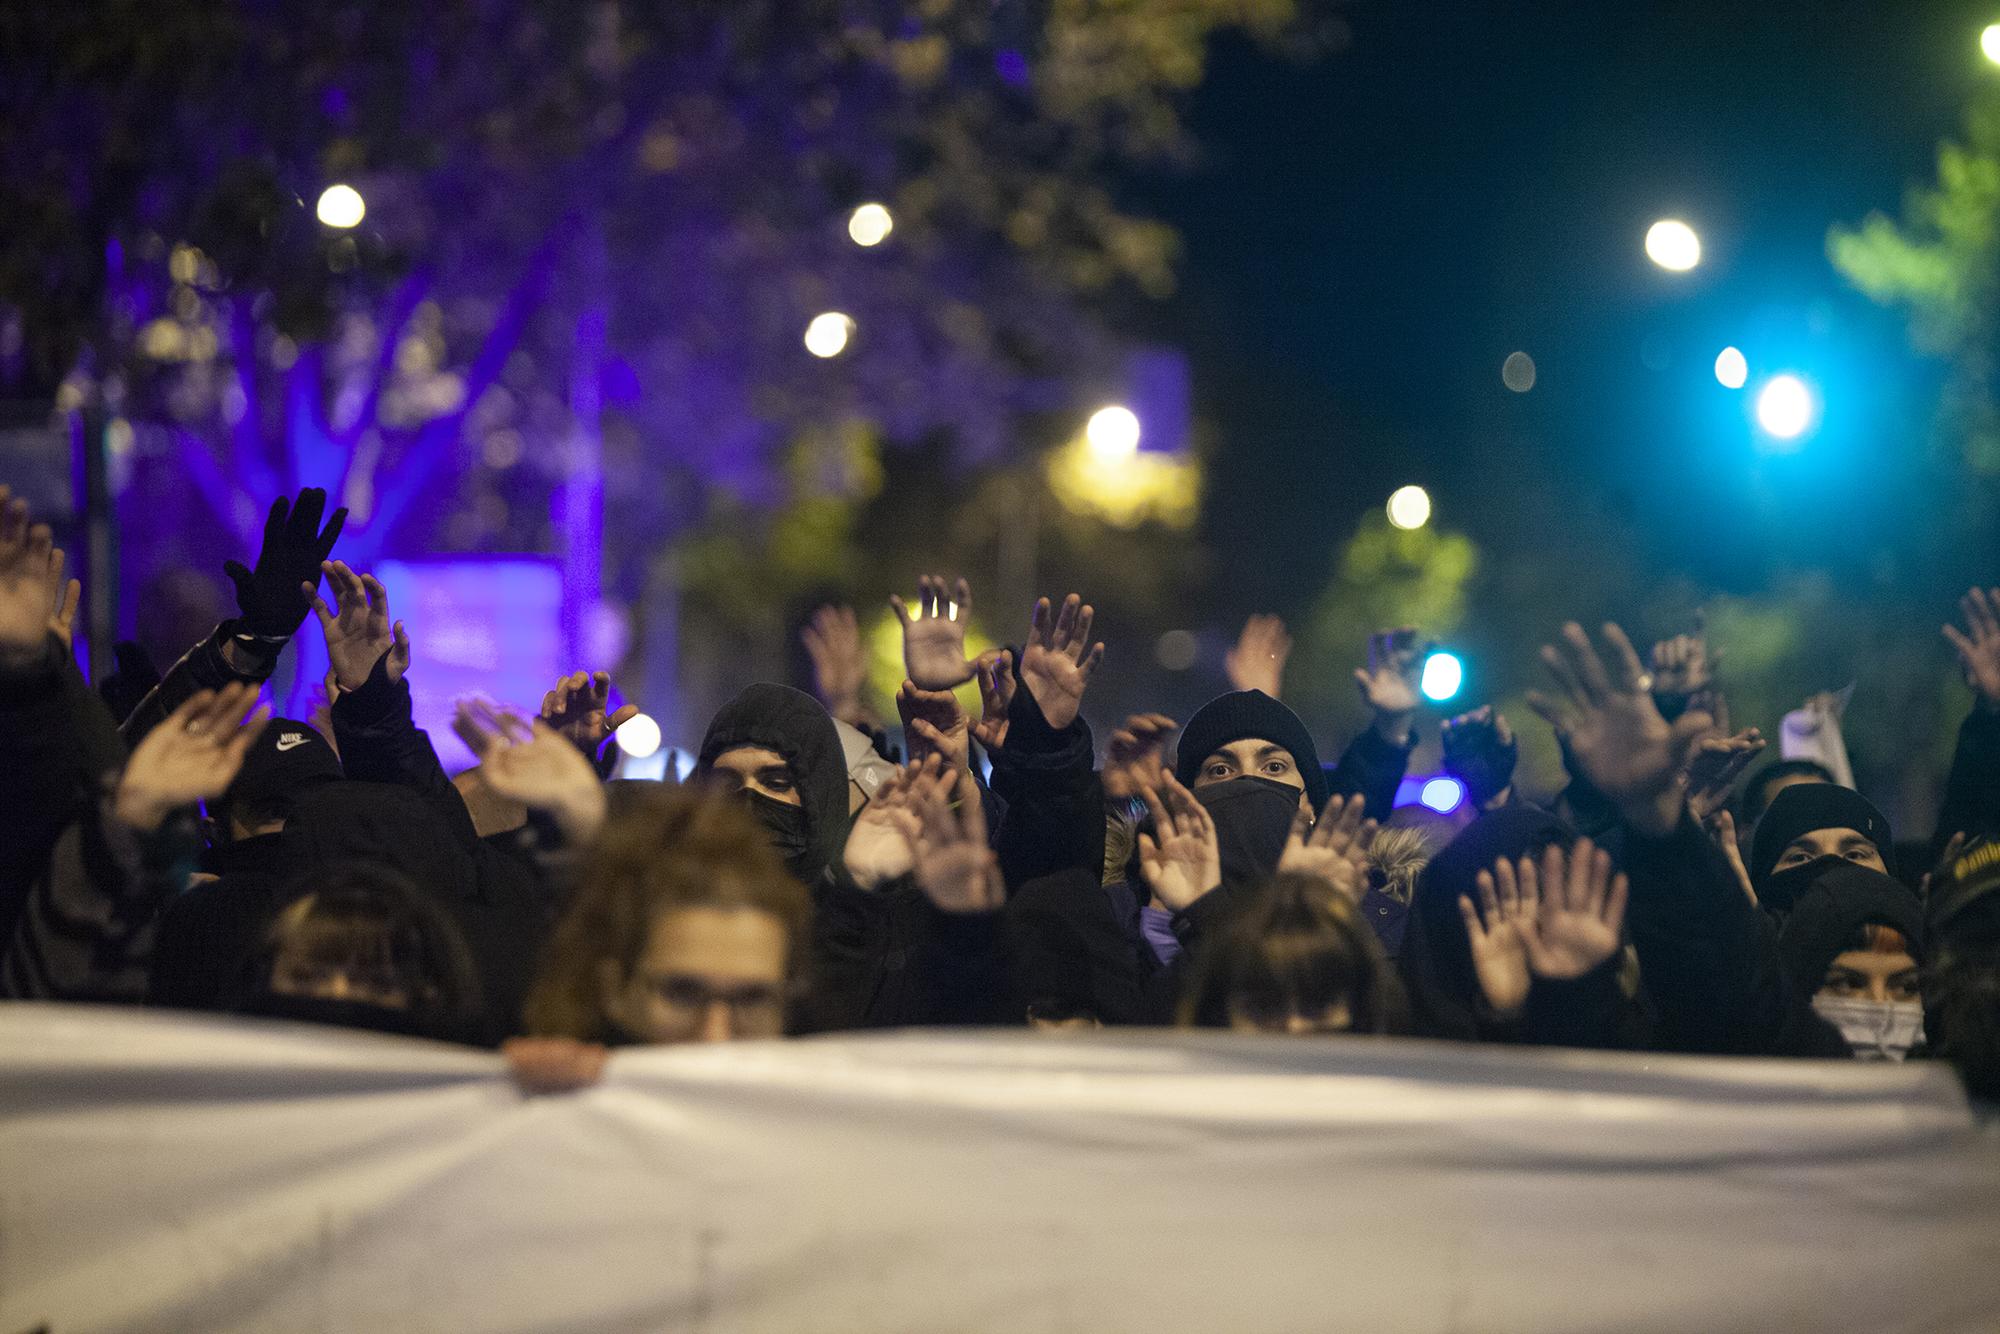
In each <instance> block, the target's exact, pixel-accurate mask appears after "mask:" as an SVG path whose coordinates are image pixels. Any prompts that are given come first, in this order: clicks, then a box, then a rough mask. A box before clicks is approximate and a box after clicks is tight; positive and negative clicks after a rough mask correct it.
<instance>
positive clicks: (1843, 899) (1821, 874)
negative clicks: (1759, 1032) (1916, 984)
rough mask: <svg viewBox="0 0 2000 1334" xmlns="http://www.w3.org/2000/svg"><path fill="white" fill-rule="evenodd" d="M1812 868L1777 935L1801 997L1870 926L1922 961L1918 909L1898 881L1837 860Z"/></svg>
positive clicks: (1920, 908) (1823, 861)
mask: <svg viewBox="0 0 2000 1334" xmlns="http://www.w3.org/2000/svg"><path fill="white" fill-rule="evenodd" d="M1796 790H1797V789H1793V788H1787V789H1786V791H1796ZM1817 827H1818V828H1826V827H1827V826H1824V825H1820V826H1817ZM1811 868H1817V871H1816V873H1815V874H1814V875H1813V876H1812V877H1811V883H1810V884H1809V885H1808V886H1807V887H1806V889H1805V890H1804V891H1803V892H1802V893H1800V894H1799V896H1798V898H1797V900H1796V901H1795V902H1794V903H1793V904H1792V910H1791V914H1790V915H1789V916H1788V917H1786V918H1785V925H1784V927H1783V929H1782V930H1780V931H1779V932H1778V953H1779V954H1780V955H1781V956H1782V957H1783V958H1784V961H1785V975H1786V976H1787V977H1789V978H1790V979H1791V982H1792V986H1793V987H1794V988H1795V989H1796V990H1797V991H1798V992H1799V994H1800V995H1802V996H1808V997H1810V996H1811V995H1812V994H1813V993H1814V992H1816V991H1818V990H1819V986H1820V983H1821V982H1823V981H1825V980H1826V970H1827V969H1828V968H1830V967H1832V966H1833V960H1834V956H1835V955H1837V954H1839V953H1841V952H1842V951H1843V950H1845V949H1846V948H1847V947H1848V941H1849V940H1850V939H1852V938H1853V936H1854V933H1855V932H1856V931H1858V930H1859V929H1860V928H1862V927H1864V926H1868V925H1871V924H1872V925H1880V926H1887V927H1893V928H1895V929H1896V930H1897V931H1900V932H1902V933H1903V937H1904V939H1906V940H1908V941H1909V942H1910V955H1911V957H1912V958H1914V959H1915V960H1916V961H1917V962H1918V963H1922V962H1923V960H1924V909H1923V905H1922V904H1921V903H1919V902H1917V896H1916V895H1915V894H1912V893H1911V892H1910V891H1909V890H1908V889H1907V888H1906V887H1905V886H1904V885H1903V883H1902V882H1901V881H1900V880H1896V879H1894V878H1893V877H1891V876H1886V875H1883V874H1882V873H1881V872H1880V871H1876V870H1871V869H1869V868H1868V867H1866V866H1856V865H1854V864H1853V863H1852V862H1848V861H1843V860H1841V859H1840V858H1838V857H1821V858H1820V859H1819V860H1818V861H1815V862H1813V863H1812V864H1811ZM1811 868H1805V867H1802V868H1800V869H1801V870H1804V869H1811Z"/></svg>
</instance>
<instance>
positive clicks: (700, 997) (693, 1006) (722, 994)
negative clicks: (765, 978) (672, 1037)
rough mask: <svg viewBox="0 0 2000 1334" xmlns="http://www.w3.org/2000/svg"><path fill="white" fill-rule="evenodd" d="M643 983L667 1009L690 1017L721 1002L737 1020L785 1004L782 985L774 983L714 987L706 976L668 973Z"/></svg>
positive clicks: (762, 1015)
mask: <svg viewBox="0 0 2000 1334" xmlns="http://www.w3.org/2000/svg"><path fill="white" fill-rule="evenodd" d="M646 986H647V987H648V989H650V990H651V991H652V993H653V994H654V995H655V996H658V997H659V998H660V1003H661V1004H662V1005H664V1006H666V1007H667V1008H668V1009H669V1010H674V1011H678V1012H679V1013H681V1014H684V1015H688V1016H690V1017H692V1016H695V1015H700V1014H705V1013H707V1011H708V1010H709V1009H710V1008H711V1007H712V1006H716V1005H723V1006H726V1007H728V1009H729V1013H730V1016H731V1018H733V1019H734V1020H736V1021H737V1022H738V1023H742V1022H745V1021H749V1020H754V1019H763V1018H768V1017H769V1016H770V1015H771V1014H773V1013H774V1012H776V1011H778V1010H780V1009H782V1008H783V1006H784V1003H785V991H784V987H783V986H781V985H779V984H777V983H773V982H746V983H743V984H741V985H739V986H715V985H713V984H711V983H710V982H709V981H708V980H707V979H705V978H700V977H690V976H688V975H687V974H685V973H670V974H667V975H665V976H661V977H648V978H647V979H646Z"/></svg>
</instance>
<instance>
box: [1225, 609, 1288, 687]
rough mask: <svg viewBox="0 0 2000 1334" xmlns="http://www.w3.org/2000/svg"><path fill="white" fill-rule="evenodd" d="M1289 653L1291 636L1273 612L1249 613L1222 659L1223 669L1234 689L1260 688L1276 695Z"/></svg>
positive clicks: (1282, 681) (1283, 678)
mask: <svg viewBox="0 0 2000 1334" xmlns="http://www.w3.org/2000/svg"><path fill="white" fill-rule="evenodd" d="M1291 656H1292V637H1291V635H1290V634H1288V633H1286V631H1285V623H1284V621H1282V620H1280V619H1279V618H1278V617H1276V616H1267V615H1266V616H1252V617H1251V618H1250V619H1249V620H1247V621H1245V622H1244V623H1243V632H1242V633H1241V634H1239V635H1238V636H1236V647H1235V648H1232V649H1230V650H1229V656H1228V657H1227V658H1225V659H1223V663H1222V667H1223V671H1225V672H1226V673H1228V676H1229V684H1230V685H1231V686H1232V687H1234V688H1235V689H1237V690H1261V691H1263V692H1264V693H1265V694H1267V695H1269V696H1270V697H1271V698H1272V699H1277V698H1278V697H1279V696H1278V689H1279V687H1280V686H1282V685H1283V684H1284V680H1285V660H1286V659H1287V658H1289V657H1291Z"/></svg>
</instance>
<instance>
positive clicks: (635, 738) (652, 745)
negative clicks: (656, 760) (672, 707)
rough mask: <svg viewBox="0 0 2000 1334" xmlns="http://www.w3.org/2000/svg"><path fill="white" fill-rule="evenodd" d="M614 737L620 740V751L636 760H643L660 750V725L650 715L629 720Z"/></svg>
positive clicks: (642, 714)
mask: <svg viewBox="0 0 2000 1334" xmlns="http://www.w3.org/2000/svg"><path fill="white" fill-rule="evenodd" d="M614 735H616V736H617V738H618V749H620V750H622V751H624V752H625V753H626V754H627V755H630V756H631V757H632V758H633V759H635V760H643V759H645V758H646V757H647V756H649V755H652V754H653V753H654V752H656V751H658V750H659V748H660V725H659V724H658V723H656V722H654V721H653V719H652V717H651V716H650V715H648V714H644V713H639V714H634V715H633V716H632V717H630V718H627V719H626V720H625V721H624V722H622V723H620V724H619V725H618V731H617V732H616V733H615V734H614Z"/></svg>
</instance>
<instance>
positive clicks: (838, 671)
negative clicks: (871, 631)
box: [799, 606, 868, 724]
mask: <svg viewBox="0 0 2000 1334" xmlns="http://www.w3.org/2000/svg"><path fill="white" fill-rule="evenodd" d="M799 639H800V640H801V641H802V642H803V643H804V644H805V646H806V655H807V656H808V657H810V658H811V659H812V667H813V692H814V693H815V694H817V695H818V696H819V702H820V703H822V704H824V705H826V711H827V712H828V713H830V714H832V715H833V716H834V717H835V718H838V719H839V720H840V721H841V722H844V723H848V724H854V723H859V722H863V721H865V720H866V719H867V717H868V711H867V710H866V709H864V708H863V707H862V706H861V687H862V686H863V685H865V684H867V681H868V656H867V654H866V653H864V652H863V651H862V648H861V627H860V626H859V625H858V624H856V622H855V619H854V608H852V607H834V606H827V607H821V608H820V609H819V610H818V611H816V612H814V613H813V617H812V620H810V621H808V622H807V623H806V626H805V628H804V629H802V630H800V631H799Z"/></svg>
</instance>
